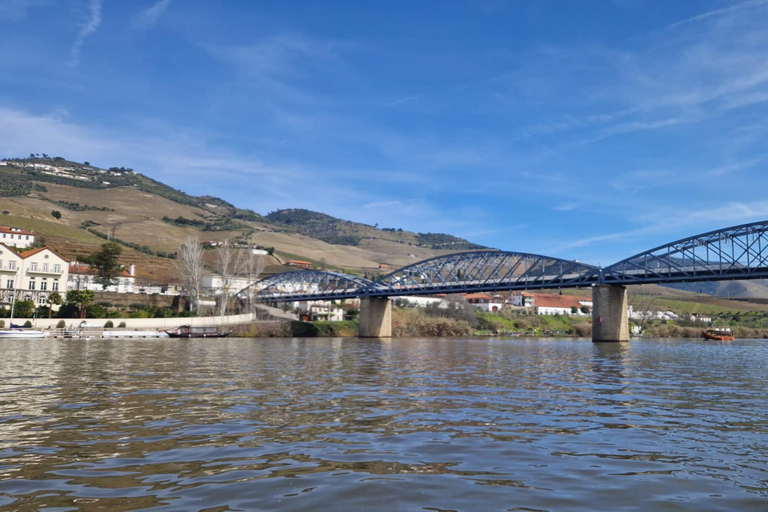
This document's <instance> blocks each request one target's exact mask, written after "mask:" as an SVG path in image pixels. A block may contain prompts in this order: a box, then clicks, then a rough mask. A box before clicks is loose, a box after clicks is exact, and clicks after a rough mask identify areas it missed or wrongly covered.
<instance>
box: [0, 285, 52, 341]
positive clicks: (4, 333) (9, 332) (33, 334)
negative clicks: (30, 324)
mask: <svg viewBox="0 0 768 512" xmlns="http://www.w3.org/2000/svg"><path fill="white" fill-rule="evenodd" d="M15 306H16V296H15V295H11V318H10V320H9V322H8V324H9V325H10V326H11V328H10V329H0V338H45V337H46V336H48V331H39V330H37V329H29V328H27V327H24V326H21V325H17V324H14V323H13V312H14V308H15Z"/></svg>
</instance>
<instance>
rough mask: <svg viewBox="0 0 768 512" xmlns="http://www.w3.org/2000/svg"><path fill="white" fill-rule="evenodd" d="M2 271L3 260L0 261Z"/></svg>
mask: <svg viewBox="0 0 768 512" xmlns="http://www.w3.org/2000/svg"><path fill="white" fill-rule="evenodd" d="M2 269H3V260H0V270H2Z"/></svg>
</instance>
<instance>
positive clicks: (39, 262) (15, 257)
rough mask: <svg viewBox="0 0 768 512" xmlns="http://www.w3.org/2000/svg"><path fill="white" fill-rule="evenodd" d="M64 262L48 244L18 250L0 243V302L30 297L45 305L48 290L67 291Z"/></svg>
mask: <svg viewBox="0 0 768 512" xmlns="http://www.w3.org/2000/svg"><path fill="white" fill-rule="evenodd" d="M68 276H69V266H68V264H67V261H66V260H64V258H62V257H61V256H59V255H58V254H56V253H55V252H53V251H52V250H51V249H49V248H48V247H43V248H41V249H34V250H31V251H25V252H22V253H19V252H16V251H15V250H14V249H13V248H11V247H10V246H8V245H5V244H2V243H0V303H6V304H7V303H10V301H11V298H12V296H15V298H16V299H17V300H32V301H34V302H35V304H37V305H38V306H43V305H46V301H47V299H48V296H49V295H50V294H51V293H52V292H59V294H61V296H62V297H63V296H64V295H65V294H66V292H67V279H68Z"/></svg>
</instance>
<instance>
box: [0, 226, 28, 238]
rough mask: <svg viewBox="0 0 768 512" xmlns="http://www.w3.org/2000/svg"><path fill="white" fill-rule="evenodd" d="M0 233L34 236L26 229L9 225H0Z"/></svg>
mask: <svg viewBox="0 0 768 512" xmlns="http://www.w3.org/2000/svg"><path fill="white" fill-rule="evenodd" d="M0 233H11V234H14V235H31V236H35V234H34V233H33V232H32V231H26V230H24V229H18V228H12V227H11V226H0Z"/></svg>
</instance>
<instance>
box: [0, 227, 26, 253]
mask: <svg viewBox="0 0 768 512" xmlns="http://www.w3.org/2000/svg"><path fill="white" fill-rule="evenodd" d="M0 243H2V244H5V245H8V246H10V247H15V248H17V249H26V248H27V247H29V246H31V245H32V244H34V243H35V234H34V233H33V232H31V231H26V230H23V229H20V228H13V227H10V226H0Z"/></svg>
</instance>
